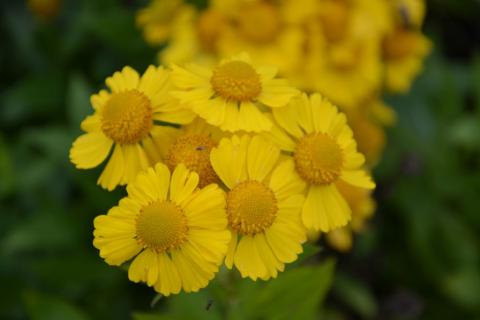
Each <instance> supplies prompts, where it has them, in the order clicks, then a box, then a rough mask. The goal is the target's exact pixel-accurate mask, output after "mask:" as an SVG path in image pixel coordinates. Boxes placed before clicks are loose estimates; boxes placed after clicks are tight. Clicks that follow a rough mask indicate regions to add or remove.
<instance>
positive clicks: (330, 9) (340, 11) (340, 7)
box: [321, 1, 350, 42]
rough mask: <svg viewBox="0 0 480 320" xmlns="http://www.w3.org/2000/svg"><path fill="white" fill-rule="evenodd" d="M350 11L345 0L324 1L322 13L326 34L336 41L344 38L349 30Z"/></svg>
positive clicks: (330, 39) (328, 37) (329, 38)
mask: <svg viewBox="0 0 480 320" xmlns="http://www.w3.org/2000/svg"><path fill="white" fill-rule="evenodd" d="M349 20H350V11H349V8H348V4H347V3H346V2H345V1H328V2H325V3H324V11H322V14H321V22H322V25H323V29H324V33H325V36H326V37H327V39H328V40H329V41H332V42H335V41H339V40H341V39H343V38H344V37H345V34H346V32H347V27H348V22H349Z"/></svg>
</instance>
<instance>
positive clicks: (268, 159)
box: [210, 135, 306, 280]
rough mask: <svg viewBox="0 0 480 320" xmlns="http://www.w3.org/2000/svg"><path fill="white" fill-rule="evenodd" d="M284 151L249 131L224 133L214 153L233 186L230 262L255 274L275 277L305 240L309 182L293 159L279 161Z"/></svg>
mask: <svg viewBox="0 0 480 320" xmlns="http://www.w3.org/2000/svg"><path fill="white" fill-rule="evenodd" d="M279 155H280V150H279V149H278V148H277V147H275V145H273V144H272V143H271V142H268V141H266V140H264V139H263V138H261V137H260V136H254V137H250V136H248V135H244V136H242V137H241V138H239V137H238V136H233V137H232V138H231V139H228V138H224V139H222V140H221V142H220V145H219V146H218V148H214V149H213V150H212V152H211V156H210V158H211V162H212V166H213V168H214V169H215V172H216V173H217V174H218V176H219V177H220V179H221V180H222V182H223V183H224V184H225V186H226V188H227V189H228V193H227V203H226V208H227V217H228V227H229V229H230V230H231V232H232V239H231V242H230V244H229V248H228V252H227V256H226V258H225V265H226V266H227V267H228V268H232V266H233V265H235V267H236V268H237V269H238V270H239V271H240V273H241V275H242V277H249V278H251V279H253V280H257V278H260V279H262V280H267V279H270V278H272V277H273V278H275V277H276V276H277V274H278V272H279V271H283V270H284V265H285V263H290V262H293V261H295V260H296V259H297V255H298V254H299V253H301V252H302V243H303V242H304V241H305V240H306V234H305V229H304V227H303V226H302V222H301V220H300V210H301V208H302V204H303V201H304V197H303V195H302V193H303V190H304V187H305V186H304V183H303V182H302V180H301V179H300V178H299V177H298V176H297V175H296V174H295V172H294V171H293V168H292V165H293V164H292V163H291V162H290V161H283V162H280V163H279V164H278V159H279Z"/></svg>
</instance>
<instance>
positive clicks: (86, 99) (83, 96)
mask: <svg viewBox="0 0 480 320" xmlns="http://www.w3.org/2000/svg"><path fill="white" fill-rule="evenodd" d="M91 92H92V89H91V88H90V86H89V85H88V83H87V81H86V79H85V77H84V76H83V75H81V74H73V75H72V76H71V78H70V81H69V84H68V94H67V108H68V116H69V120H70V124H71V126H72V127H74V128H78V130H80V129H79V126H80V123H81V122H82V120H83V119H85V117H86V116H87V115H89V114H91V113H92V108H91V106H90V93H91Z"/></svg>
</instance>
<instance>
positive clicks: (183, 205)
mask: <svg viewBox="0 0 480 320" xmlns="http://www.w3.org/2000/svg"><path fill="white" fill-rule="evenodd" d="M197 186H198V175H197V174H196V173H194V172H190V171H189V170H188V169H186V168H185V166H184V165H179V166H178V167H176V169H175V171H173V173H172V175H171V176H170V171H169V169H168V168H167V167H166V166H165V165H163V164H160V163H159V164H157V165H156V166H155V168H149V169H148V170H147V171H144V172H141V173H140V174H139V175H138V176H137V178H136V180H135V181H134V182H133V183H131V184H129V185H128V186H127V192H128V196H127V197H125V198H123V199H122V200H121V201H120V202H119V204H118V206H116V207H113V208H112V209H110V211H109V212H108V214H106V215H101V216H98V217H97V218H96V219H95V222H94V224H95V231H94V236H95V239H94V241H93V244H94V246H95V247H96V248H98V249H99V250H100V256H101V257H102V258H104V259H105V261H106V262H107V263H108V264H110V265H115V266H118V265H121V264H123V263H125V262H126V261H128V260H130V259H132V258H133V261H132V263H131V264H130V266H129V268H128V277H129V279H130V280H131V281H134V282H145V283H147V285H148V286H153V287H154V289H155V290H156V291H157V292H159V293H161V294H163V295H166V296H168V295H170V294H172V293H173V294H175V293H179V292H180V291H181V290H183V291H185V292H195V291H198V290H199V289H201V288H203V287H205V286H206V285H207V284H208V282H209V281H210V280H211V279H212V278H213V276H214V274H215V273H216V272H217V271H218V268H219V265H220V264H221V263H222V260H223V258H224V256H225V252H226V251H227V245H228V242H229V240H230V233H229V232H228V230H227V229H226V225H227V219H226V216H225V196H224V193H223V191H222V190H221V189H220V188H219V187H218V186H217V185H216V184H211V185H209V186H207V187H205V188H203V189H197Z"/></svg>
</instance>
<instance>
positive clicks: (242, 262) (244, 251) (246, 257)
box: [233, 236, 267, 281]
mask: <svg viewBox="0 0 480 320" xmlns="http://www.w3.org/2000/svg"><path fill="white" fill-rule="evenodd" d="M233 262H234V264H235V267H237V269H238V271H240V274H241V275H242V277H243V278H246V277H249V278H250V279H252V280H254V281H255V280H257V279H258V278H265V277H266V274H267V269H266V267H265V265H264V264H263V261H262V259H261V258H260V254H259V252H258V250H257V247H256V245H255V239H254V238H253V237H251V236H243V237H242V238H241V239H240V241H239V242H238V247H237V250H236V252H235V256H234V258H233Z"/></svg>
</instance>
